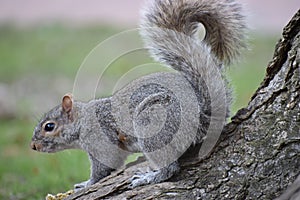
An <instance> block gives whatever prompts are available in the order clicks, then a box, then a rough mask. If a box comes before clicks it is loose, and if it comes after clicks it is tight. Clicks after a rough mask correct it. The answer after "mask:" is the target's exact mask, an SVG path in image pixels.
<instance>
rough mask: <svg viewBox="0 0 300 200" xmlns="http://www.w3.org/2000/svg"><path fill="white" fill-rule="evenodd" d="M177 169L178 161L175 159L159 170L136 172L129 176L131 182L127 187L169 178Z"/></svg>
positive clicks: (158, 181) (178, 168) (178, 167)
mask: <svg viewBox="0 0 300 200" xmlns="http://www.w3.org/2000/svg"><path fill="white" fill-rule="evenodd" d="M179 170H180V166H179V163H178V161H175V162H173V163H171V164H170V165H168V166H166V167H163V168H161V169H159V170H154V171H149V172H145V173H143V172H138V173H136V174H135V175H134V176H133V177H132V178H131V180H130V181H131V184H130V185H129V187H130V188H135V187H138V186H142V185H148V184H153V183H160V182H163V181H165V180H167V179H169V178H171V177H172V176H173V175H174V174H176V173H178V172H179Z"/></svg>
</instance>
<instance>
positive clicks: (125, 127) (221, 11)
mask: <svg viewBox="0 0 300 200" xmlns="http://www.w3.org/2000/svg"><path fill="white" fill-rule="evenodd" d="M200 23H202V24H203V26H204V27H205V31H206V34H205V37H204V39H203V40H202V41H200V39H199V38H198V35H197V33H198V32H197V31H198V29H199V24H200ZM140 28H141V29H140V32H141V36H142V38H143V39H144V41H145V46H146V48H147V49H149V52H150V54H151V55H152V56H153V58H154V59H155V60H157V61H159V62H160V63H163V64H165V65H167V66H169V67H171V68H173V69H174V70H175V72H159V73H153V74H150V75H147V76H144V77H141V78H139V79H137V80H134V81H133V82H132V83H130V84H128V85H127V86H125V87H124V88H122V89H120V90H119V91H117V92H116V93H115V94H113V95H112V96H110V97H106V98H100V99H94V100H91V101H89V102H79V101H74V100H73V97H72V94H66V95H65V96H64V97H63V98H62V103H61V104H60V105H58V106H56V107H55V108H53V109H52V110H50V111H49V112H48V113H46V114H45V115H44V117H43V118H42V119H41V121H40V122H39V123H38V125H37V126H36V127H35V129H34V134H33V137H32V141H31V144H30V145H31V148H32V149H33V150H36V151H39V152H48V153H53V152H57V151H61V150H65V149H82V150H84V151H86V152H87V153H88V155H89V159H90V162H91V175H90V179H89V180H88V181H85V182H82V183H79V184H76V185H75V189H80V188H84V187H87V186H89V185H92V184H94V183H96V182H98V181H99V180H100V179H102V178H104V177H106V176H108V175H109V174H110V173H111V172H112V171H113V170H114V169H117V168H119V167H121V166H122V165H123V162H124V160H125V159H126V157H127V155H128V154H130V153H134V152H142V153H143V154H144V155H145V157H146V158H147V160H148V161H149V164H150V167H151V169H150V170H149V171H147V172H139V173H137V174H136V175H134V176H133V177H132V179H131V180H130V181H131V183H130V185H129V186H130V187H132V188H133V187H137V186H141V185H147V184H153V183H159V182H163V181H165V180H167V179H169V178H171V177H172V176H173V175H175V174H176V173H178V171H179V170H180V163H179V161H178V160H179V158H180V157H181V156H182V155H184V153H185V152H187V150H188V149H190V148H193V147H194V146H195V145H198V144H202V143H203V141H204V140H205V138H206V134H207V132H208V129H209V127H210V125H212V124H213V123H212V121H213V120H214V121H215V124H221V127H223V126H224V120H225V119H226V118H227V117H228V116H229V106H230V103H231V90H230V89H229V87H228V86H227V80H226V78H225V75H224V71H225V66H224V65H229V64H231V63H232V61H233V60H234V59H235V58H237V57H238V56H239V55H240V52H241V49H242V48H244V47H245V43H244V40H245V30H246V26H245V19H244V16H243V13H242V9H241V5H240V4H238V3H236V2H235V1H234V0H149V1H148V2H147V4H146V6H145V8H144V9H143V10H142V18H141V25H140ZM221 104H224V105H225V106H224V107H225V110H224V108H221V107H222V106H219V105H221ZM219 107H220V109H219ZM213 110H214V111H213ZM162 121H163V122H162ZM152 133H153V135H150V136H149V134H152ZM154 133H155V134H154Z"/></svg>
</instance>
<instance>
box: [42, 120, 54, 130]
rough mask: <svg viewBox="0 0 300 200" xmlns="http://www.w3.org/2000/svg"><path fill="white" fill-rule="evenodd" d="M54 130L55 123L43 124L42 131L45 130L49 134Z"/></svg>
mask: <svg viewBox="0 0 300 200" xmlns="http://www.w3.org/2000/svg"><path fill="white" fill-rule="evenodd" d="M54 128H55V123H53V122H48V123H47V124H45V127H44V130H45V131H46V132H51V131H53V130H54Z"/></svg>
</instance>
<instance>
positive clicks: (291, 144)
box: [67, 10, 300, 200]
mask: <svg viewBox="0 0 300 200" xmlns="http://www.w3.org/2000/svg"><path fill="white" fill-rule="evenodd" d="M299 63H300V10H299V11H298V12H297V13H296V15H295V16H294V17H293V18H292V20H291V21H290V22H289V24H288V25H287V26H286V27H285V28H284V31H283V36H282V39H281V40H280V41H279V42H278V44H277V46H276V50H275V53H274V58H273V60H272V61H271V62H270V64H269V66H268V67H267V70H266V76H265V79H264V80H263V82H262V83H261V85H260V87H259V88H258V89H257V91H256V92H255V94H254V95H253V96H252V98H251V101H250V102H249V104H248V106H247V107H246V108H243V109H241V110H239V111H238V112H237V113H236V115H235V116H234V117H233V118H232V121H231V122H230V123H229V124H227V126H226V127H225V129H224V131H223V133H222V135H221V137H220V141H219V143H218V145H217V147H215V149H214V151H213V152H212V154H211V155H210V156H209V157H208V158H206V159H205V160H203V161H201V162H197V163H193V164H191V163H190V164H186V165H185V166H183V167H182V170H181V172H180V174H179V175H177V176H175V177H173V178H172V179H171V180H169V181H168V182H164V183H160V184H154V185H147V186H143V187H138V188H135V189H129V188H128V187H127V186H128V185H129V178H130V177H131V176H132V175H133V173H134V172H135V171H137V169H139V168H142V167H145V166H146V165H147V164H146V163H145V162H144V163H140V164H137V165H134V166H131V167H128V168H127V169H122V170H119V171H117V172H115V173H113V174H112V175H111V176H109V177H106V178H105V179H103V180H101V181H100V182H99V183H98V184H95V185H93V186H91V187H89V188H86V189H83V190H81V191H78V192H76V193H74V194H72V195H71V196H69V197H68V198H67V199H102V198H105V199H157V198H159V199H275V198H276V197H279V196H280V197H279V198H278V199H280V200H283V199H293V198H294V199H300V194H299V193H300V192H299V190H300V180H299V179H300V178H298V180H297V181H295V180H296V178H297V176H298V175H299V174H300V156H299V155H300V130H299V127H300V95H299V94H300V68H299ZM294 181H295V183H294V184H293V185H292V186H290V187H289V188H288V186H289V185H291V184H292V183H293V182H294ZM283 193H284V194H283ZM297 193H298V196H297ZM282 194H283V195H282Z"/></svg>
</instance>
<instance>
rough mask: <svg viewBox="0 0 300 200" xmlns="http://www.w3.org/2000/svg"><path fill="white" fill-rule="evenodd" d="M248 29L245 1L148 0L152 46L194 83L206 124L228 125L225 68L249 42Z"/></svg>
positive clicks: (146, 20)
mask: <svg viewBox="0 0 300 200" xmlns="http://www.w3.org/2000/svg"><path fill="white" fill-rule="evenodd" d="M199 23H201V24H203V26H204V27H205V31H206V35H205V38H204V39H203V41H200V40H199V39H198V35H197V31H198V27H199ZM245 30H246V27H245V21H244V17H243V15H242V10H241V6H240V5H239V4H238V3H236V2H235V1H234V0H148V4H147V5H146V7H145V8H144V10H143V12H142V21H141V35H142V37H143V38H144V39H145V43H146V47H147V48H149V51H150V53H151V54H152V56H153V57H154V58H155V59H156V60H158V61H159V62H162V63H164V64H167V65H168V66H170V67H172V68H173V69H175V70H177V71H179V72H181V73H182V74H183V75H184V76H185V77H186V78H187V79H188V80H189V82H190V83H191V84H192V85H193V86H194V88H195V90H196V93H197V95H198V100H199V105H200V107H201V112H202V113H204V114H203V116H204V117H203V116H202V117H200V118H201V119H200V120H206V122H200V123H201V125H203V124H207V123H209V122H207V121H210V124H211V125H213V126H214V125H216V126H217V125H218V124H221V126H220V129H222V128H223V125H224V123H225V121H224V120H225V118H226V117H228V115H229V111H228V108H229V105H230V102H231V98H230V95H229V94H230V90H228V89H227V87H226V84H227V81H226V79H225V77H224V75H223V74H222V73H220V72H222V71H223V70H222V69H223V67H222V66H223V65H224V64H230V63H232V61H233V60H234V59H235V58H237V57H238V56H239V55H240V52H241V49H242V48H243V47H245V43H244V40H245V38H244V34H245ZM203 129H204V128H203ZM201 131H202V132H206V131H205V130H201ZM201 131H200V132H201ZM208 131H209V130H208Z"/></svg>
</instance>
